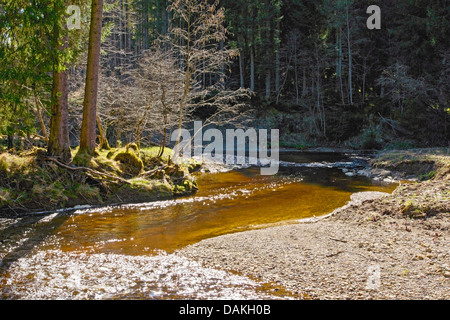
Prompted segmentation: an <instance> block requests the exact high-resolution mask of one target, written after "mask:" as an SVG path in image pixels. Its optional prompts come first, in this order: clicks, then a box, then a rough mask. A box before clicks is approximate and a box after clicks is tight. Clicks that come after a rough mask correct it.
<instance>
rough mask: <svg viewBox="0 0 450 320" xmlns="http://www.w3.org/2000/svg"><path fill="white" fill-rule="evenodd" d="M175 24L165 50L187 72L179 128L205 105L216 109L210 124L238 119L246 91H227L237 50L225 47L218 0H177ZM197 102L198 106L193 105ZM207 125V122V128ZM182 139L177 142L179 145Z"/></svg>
mask: <svg viewBox="0 0 450 320" xmlns="http://www.w3.org/2000/svg"><path fill="white" fill-rule="evenodd" d="M170 12H171V13H172V17H173V19H174V20H175V21H177V22H178V23H173V24H172V25H171V28H170V30H169V33H168V35H167V36H166V37H165V38H164V39H163V41H162V44H161V45H162V48H170V49H171V50H173V52H174V53H175V54H176V55H177V58H178V60H179V62H178V63H179V66H180V68H181V70H182V71H183V73H184V79H183V94H182V95H181V97H180V99H179V102H178V112H179V115H178V128H179V129H181V127H182V125H183V120H184V114H186V113H187V114H189V113H190V112H192V111H193V110H194V109H196V108H199V107H202V106H203V107H204V106H215V108H216V112H214V113H213V115H211V116H210V117H208V119H207V120H208V121H207V122H209V123H211V122H217V121H219V119H220V120H223V115H224V114H228V115H230V116H236V115H237V114H238V112H237V110H238V106H239V103H237V102H238V101H239V99H240V98H242V97H243V96H245V95H247V94H248V92H247V91H246V90H243V89H240V90H237V91H229V90H225V79H226V74H225V73H226V70H228V69H229V68H228V67H229V63H230V62H231V60H232V59H233V58H235V57H237V56H238V55H239V51H238V50H233V49H228V48H226V47H225V46H224V43H225V40H226V39H227V30H226V28H225V26H224V19H225V10H224V9H223V8H219V1H215V2H214V3H212V4H211V3H210V1H207V0H201V1H198V0H174V1H172V3H171V6H170ZM204 75H209V76H210V77H211V76H214V78H215V79H216V81H215V83H213V84H211V85H209V86H206V84H205V83H202V82H201V81H202V79H204V78H205V77H203V76H204ZM193 101H195V103H193ZM206 124H207V123H205V125H206ZM179 140H180V136H179V137H178V140H177V142H179Z"/></svg>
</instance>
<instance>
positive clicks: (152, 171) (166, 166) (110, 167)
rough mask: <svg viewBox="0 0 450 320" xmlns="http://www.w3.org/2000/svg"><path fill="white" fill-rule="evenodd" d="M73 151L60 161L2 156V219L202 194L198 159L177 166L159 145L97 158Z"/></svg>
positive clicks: (42, 155) (39, 153) (27, 154)
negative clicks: (69, 158) (197, 177)
mask: <svg viewBox="0 0 450 320" xmlns="http://www.w3.org/2000/svg"><path fill="white" fill-rule="evenodd" d="M77 151H78V150H77V149H74V150H72V153H73V161H72V163H70V164H63V163H60V162H59V161H58V160H57V159H54V158H50V157H48V156H47V154H46V151H45V150H44V149H39V148H34V149H32V150H28V151H23V152H17V153H14V152H3V153H1V154H0V215H24V214H28V213H33V212H41V211H49V210H55V209H62V208H70V207H74V206H79V205H99V206H101V205H111V204H121V203H130V202H132V203H137V202H147V201H154V200H161V199H170V198H173V197H176V196H183V195H189V194H193V193H195V192H196V190H197V184H196V182H195V177H194V175H193V173H194V172H196V171H198V170H199V169H200V168H201V164H200V163H198V162H195V161H193V160H192V161H190V162H186V163H183V164H174V163H173V162H172V161H171V160H170V155H171V153H172V150H170V149H166V150H165V152H164V153H163V155H162V156H161V155H160V154H159V151H160V149H159V148H158V147H152V148H142V149H139V148H138V147H137V146H136V145H135V144H130V145H127V146H126V147H123V148H117V149H109V150H98V151H96V153H95V155H94V156H89V155H87V154H80V153H77Z"/></svg>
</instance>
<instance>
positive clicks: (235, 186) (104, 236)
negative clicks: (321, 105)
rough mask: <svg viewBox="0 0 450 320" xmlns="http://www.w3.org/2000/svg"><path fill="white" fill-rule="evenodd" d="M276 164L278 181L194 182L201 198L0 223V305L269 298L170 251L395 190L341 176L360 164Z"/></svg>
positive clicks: (268, 290)
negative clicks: (368, 193)
mask: <svg viewBox="0 0 450 320" xmlns="http://www.w3.org/2000/svg"><path fill="white" fill-rule="evenodd" d="M280 160H281V167H280V171H279V173H278V174H277V175H275V176H261V175H260V170H259V168H253V167H247V168H244V167H242V168H236V169H233V170H229V171H226V172H220V173H202V174H199V176H198V184H199V191H198V192H197V193H196V194H195V195H192V196H189V197H182V198H177V199H174V200H167V201H157V202H152V203H144V204H129V205H121V206H110V207H104V208H85V209H82V208H80V209H77V210H72V211H65V212H55V213H46V214H41V215H32V216H28V217H23V218H18V219H0V232H1V234H0V241H1V243H0V259H1V260H0V261H1V262H0V266H1V268H0V281H1V282H0V297H1V298H2V299H260V298H272V297H274V296H273V294H274V292H275V291H273V290H275V289H273V287H271V286H270V285H268V284H261V283H258V282H257V281H255V280H252V279H248V278H246V277H244V276H241V275H239V274H236V273H232V272H228V271H223V270H215V269H210V268H204V267H202V266H201V265H199V264H198V263H197V262H196V261H191V260H189V259H187V258H186V257H183V256H182V255H180V254H179V253H178V251H177V250H178V249H181V248H183V247H185V246H187V245H189V244H193V243H196V242H198V241H201V240H203V239H206V238H210V237H215V236H220V235H223V234H227V233H231V232H242V231H245V230H249V229H255V228H265V227H269V226H273V225H275V224H280V223H295V222H296V221H298V220H299V219H302V218H308V217H312V216H320V215H323V214H327V213H330V212H331V211H333V210H334V209H336V208H338V207H340V206H343V205H344V204H345V203H346V202H347V201H349V199H350V196H351V194H352V193H355V192H361V191H382V192H392V191H393V190H394V188H395V187H396V185H386V184H379V183H375V182H373V181H371V180H370V179H368V178H366V177H362V176H348V175H345V174H344V173H343V170H342V169H343V168H347V167H349V168H354V167H358V166H364V164H365V161H366V160H367V158H364V157H361V156H360V155H351V154H350V155H349V154H343V153H342V154H341V153H305V152H294V151H285V152H282V153H281V155H280ZM276 291H277V292H278V291H279V289H276ZM277 297H281V298H289V297H290V296H289V294H288V293H286V295H284V296H283V295H280V294H278V295H277Z"/></svg>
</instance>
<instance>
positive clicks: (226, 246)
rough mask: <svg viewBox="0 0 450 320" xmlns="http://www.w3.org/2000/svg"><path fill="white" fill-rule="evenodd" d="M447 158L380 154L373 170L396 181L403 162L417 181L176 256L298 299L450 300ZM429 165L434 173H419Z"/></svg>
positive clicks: (425, 153)
mask: <svg viewBox="0 0 450 320" xmlns="http://www.w3.org/2000/svg"><path fill="white" fill-rule="evenodd" d="M449 159H450V158H449V155H448V149H447V150H441V149H440V151H439V150H437V149H427V150H423V149H422V150H413V151H411V150H410V151H393V152H389V153H386V152H383V153H380V154H378V155H377V157H376V158H374V159H373V161H371V169H372V170H386V171H389V173H390V174H391V176H395V177H398V178H402V177H405V176H408V175H410V172H409V171H408V170H405V169H407V168H408V165H407V164H408V163H409V164H410V166H409V168H412V169H414V170H416V172H417V173H418V174H416V176H415V179H416V182H411V181H409V182H406V183H400V184H399V187H398V188H397V189H396V190H395V191H394V192H393V193H392V194H383V193H376V192H375V193H374V192H367V193H356V194H353V195H352V199H351V200H350V201H349V202H348V203H347V204H346V205H345V206H343V207H340V208H337V209H336V210H334V211H333V212H331V213H329V214H327V215H324V216H320V217H313V218H309V219H302V220H299V221H297V222H296V223H292V224H288V225H281V226H274V227H269V228H265V229H258V230H251V231H244V232H240V233H233V234H228V235H224V236H219V237H216V238H211V239H206V240H203V241H201V242H199V243H197V244H193V245H190V246H188V247H186V248H184V249H181V250H180V251H179V253H180V254H182V255H185V256H187V257H188V258H190V259H194V260H196V261H199V262H201V263H202V264H203V265H204V266H206V267H214V268H218V269H223V270H227V271H232V272H236V273H238V274H241V275H245V276H248V277H250V278H254V279H258V280H259V281H261V283H275V284H277V285H280V286H282V287H283V288H285V289H286V290H287V292H289V293H290V294H291V295H293V296H295V297H297V298H299V299H318V300H322V299H325V300H327V299H338V300H341V299H355V300H360V299H362V300H366V299H377V300H378V299H403V300H411V299H418V300H423V299H425V300H430V299H431V300H435V299H449V298H450V253H449V252H448V248H449V247H450V214H449V213H450V194H449V190H450V175H449V173H450V171H449V168H450V165H449ZM432 162H433V163H432ZM418 163H419V164H420V163H422V165H423V166H422V167H421V168H419V167H418ZM431 164H432V165H433V166H432V169H433V170H435V171H432V172H434V173H433V174H430V173H428V174H425V175H424V174H422V173H420V172H426V171H428V170H429V169H430V165H431ZM418 169H420V170H418ZM402 170H403V172H402ZM421 170H423V171H421ZM431 177H432V178H431ZM426 178H429V179H426Z"/></svg>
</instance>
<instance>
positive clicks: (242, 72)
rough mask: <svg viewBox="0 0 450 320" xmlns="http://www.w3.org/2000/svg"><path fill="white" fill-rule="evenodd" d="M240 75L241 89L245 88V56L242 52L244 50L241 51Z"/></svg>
mask: <svg viewBox="0 0 450 320" xmlns="http://www.w3.org/2000/svg"><path fill="white" fill-rule="evenodd" d="M239 75H240V81H241V89H244V88H245V83H244V56H243V53H242V50H240V53H239Z"/></svg>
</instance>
